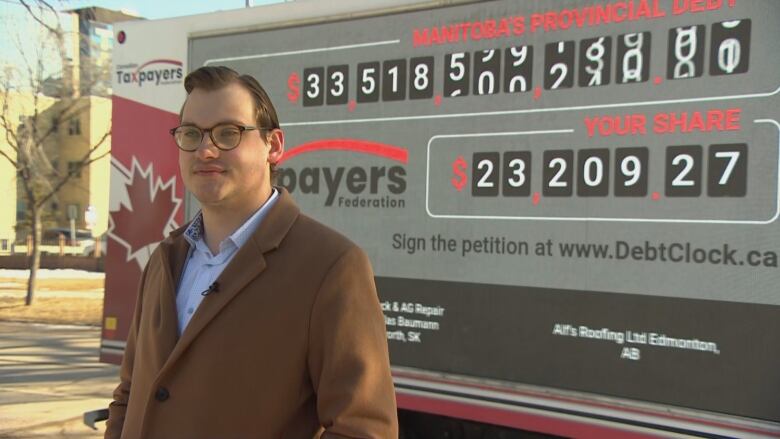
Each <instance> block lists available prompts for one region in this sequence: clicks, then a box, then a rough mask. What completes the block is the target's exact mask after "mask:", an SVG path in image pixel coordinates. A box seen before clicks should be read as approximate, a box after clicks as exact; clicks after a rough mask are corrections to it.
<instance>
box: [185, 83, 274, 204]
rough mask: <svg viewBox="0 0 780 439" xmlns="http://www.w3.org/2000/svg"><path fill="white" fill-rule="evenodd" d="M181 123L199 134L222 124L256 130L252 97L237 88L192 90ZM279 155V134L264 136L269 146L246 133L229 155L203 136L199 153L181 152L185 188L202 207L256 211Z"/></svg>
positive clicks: (267, 193) (268, 191) (268, 187)
mask: <svg viewBox="0 0 780 439" xmlns="http://www.w3.org/2000/svg"><path fill="white" fill-rule="evenodd" d="M181 123H182V125H195V126H197V127H199V128H201V129H208V128H212V127H214V126H215V125H218V124H221V123H232V124H235V125H239V126H256V119H255V105H254V101H253V99H252V95H251V94H250V93H249V91H247V90H246V89H244V88H243V87H242V86H241V85H240V84H235V83H234V84H230V85H228V86H226V87H223V88H220V89H218V90H211V91H209V90H203V89H199V88H196V89H194V90H193V91H192V92H191V93H190V94H189V96H188V97H187V101H186V103H185V104H184V108H183V109H182V117H181ZM283 150H284V142H283V137H282V133H281V131H279V130H275V131H273V132H270V133H268V141H265V140H264V139H263V136H262V134H261V132H260V131H259V130H248V131H244V132H243V134H242V135H241V143H240V144H239V145H238V146H237V147H235V148H233V149H231V150H229V151H222V150H220V149H219V148H217V147H216V146H215V145H214V143H213V142H212V140H211V138H210V136H209V135H208V133H206V134H205V135H204V136H203V140H202V141H201V144H200V147H199V148H198V149H197V150H195V151H192V152H187V151H181V150H180V151H179V169H180V171H181V175H182V178H183V179H184V186H185V187H186V188H187V190H189V191H190V192H192V194H193V195H194V196H195V198H197V199H198V201H200V203H201V205H202V206H203V207H204V208H209V207H212V208H220V209H234V210H236V211H237V212H243V211H245V210H247V209H250V208H251V209H257V208H258V207H260V206H261V205H262V204H263V203H264V202H265V200H267V199H268V197H269V196H270V194H271V182H270V169H269V164H270V163H275V162H276V161H277V160H279V159H280V158H281V156H282V153H283Z"/></svg>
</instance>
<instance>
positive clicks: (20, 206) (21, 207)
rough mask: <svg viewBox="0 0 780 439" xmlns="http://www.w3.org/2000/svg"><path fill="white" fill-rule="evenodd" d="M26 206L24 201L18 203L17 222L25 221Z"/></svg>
mask: <svg viewBox="0 0 780 439" xmlns="http://www.w3.org/2000/svg"><path fill="white" fill-rule="evenodd" d="M24 214H25V204H24V201H23V200H17V201H16V221H24V216H25V215H24Z"/></svg>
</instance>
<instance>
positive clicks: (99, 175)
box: [0, 7, 139, 254]
mask: <svg viewBox="0 0 780 439" xmlns="http://www.w3.org/2000/svg"><path fill="white" fill-rule="evenodd" d="M138 18H139V17H137V16H134V15H129V14H126V13H124V12H119V11H113V10H109V9H104V8H98V7H88V8H79V9H73V10H68V11H63V12H61V13H60V20H61V21H62V27H63V28H64V29H65V30H66V32H68V34H69V37H68V38H67V40H66V44H67V47H66V50H67V52H68V55H69V57H70V60H71V61H72V71H71V72H70V74H71V75H72V76H73V84H74V90H73V92H72V94H71V93H70V92H69V93H67V94H68V95H75V96H77V101H76V102H77V103H76V106H75V108H77V111H76V113H77V116H76V117H73V118H70V119H69V120H68V121H66V122H65V123H62V124H61V125H60V126H58V127H57V131H56V133H55V134H54V135H52V136H51V137H50V138H49V139H47V141H46V143H45V145H44V150H45V151H46V155H47V157H48V158H49V161H50V162H51V164H52V167H53V168H54V170H55V171H56V172H58V173H59V174H60V175H64V174H67V173H73V176H72V177H71V179H70V180H69V181H68V182H67V183H66V184H65V185H64V186H63V187H62V188H61V189H60V190H59V191H58V193H57V195H56V196H55V197H54V198H53V199H51V200H49V201H48V202H47V204H46V206H45V207H44V209H45V211H44V214H43V220H44V222H43V230H44V231H45V230H47V229H66V228H70V226H71V219H72V220H74V222H75V228H76V229H79V230H83V229H88V230H90V231H91V234H92V236H95V237H99V236H101V235H103V234H104V233H105V232H106V229H107V227H108V189H109V170H110V156H109V155H107V154H106V153H107V152H109V151H110V148H111V137H110V130H111V99H110V96H111V78H110V69H111V51H112V48H113V44H114V32H113V26H112V25H113V23H115V22H118V21H127V20H135V19H138ZM61 84H62V81H61V78H58V77H51V78H48V79H46V80H44V84H43V87H42V89H41V90H40V92H41V93H40V94H38V99H37V101H38V109H37V110H38V112H39V113H40V114H41V117H39V120H43V121H46V120H49V121H50V120H52V119H55V118H56V117H54V116H55V113H56V112H58V110H59V109H61V106H62V105H63V104H62V101H60V98H61V97H62V96H63V95H64V94H65V93H63V91H62V90H61ZM32 102H33V95H32V93H31V92H27V93H26V94H25V92H23V91H20V92H18V93H12V94H11V95H9V113H13V118H14V119H13V120H14V121H19V123H21V122H22V121H23V120H24V118H25V117H29V116H30V115H31V114H33V111H34V108H33V107H34V106H33V105H32ZM42 104H43V105H42ZM3 134H4V133H0V135H2V137H1V138H0V148H3V151H6V150H8V151H11V149H10V148H8V147H7V145H6V144H5V143H7V142H6V140H5V136H4V135H3ZM101 141H102V142H101ZM98 144H99V146H98V147H97V149H96V150H95V151H94V152H93V154H92V157H101V156H103V157H102V158H101V159H99V160H97V161H94V162H92V163H90V164H88V165H86V166H84V167H83V168H82V167H81V166H80V163H81V162H82V161H83V159H84V157H85V156H86V154H87V153H88V152H89V150H90V148H94V147H95V146H96V145H98ZM11 152H13V151H11ZM17 178H20V177H19V176H17V175H16V171H15V169H14V168H13V166H11V165H10V164H9V163H8V161H7V160H5V159H2V158H0V196H3V200H4V204H5V205H6V206H9V207H11V206H16V209H13V208H9V209H2V212H0V254H4V253H8V252H10V251H11V248H12V244H13V242H14V241H16V242H17V243H25V241H26V240H27V236H28V235H29V233H30V226H29V225H30V221H29V212H28V206H26V205H25V202H24V199H25V197H24V196H23V195H24V194H23V192H22V191H23V187H22V185H21V184H17V180H16V179H17Z"/></svg>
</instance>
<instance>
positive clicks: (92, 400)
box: [0, 322, 118, 439]
mask: <svg viewBox="0 0 780 439" xmlns="http://www.w3.org/2000/svg"><path fill="white" fill-rule="evenodd" d="M99 342H100V329H99V328H96V327H87V326H63V325H43V324H30V323H11V322H0V438H2V439H6V438H14V439H16V438H42V437H46V438H76V437H78V438H100V437H103V431H104V428H105V423H104V422H99V423H98V424H97V427H98V428H99V429H98V430H97V431H93V430H91V429H90V428H89V427H87V426H85V425H84V424H83V422H82V417H83V414H84V412H86V411H91V410H97V409H101V408H106V407H107V406H108V403H109V401H110V399H111V392H112V391H113V389H114V387H115V386H116V384H117V380H118V367H117V366H114V365H107V364H103V363H99V362H98V347H99Z"/></svg>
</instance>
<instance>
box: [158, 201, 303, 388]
mask: <svg viewBox="0 0 780 439" xmlns="http://www.w3.org/2000/svg"><path fill="white" fill-rule="evenodd" d="M277 190H279V191H280V194H279V199H278V200H277V202H276V205H274V206H273V207H272V208H271V210H270V211H269V212H268V214H267V216H266V217H265V218H264V219H263V222H262V223H261V224H260V226H259V227H258V229H257V230H255V232H254V233H253V234H252V237H251V238H250V239H248V240H247V242H246V243H245V244H244V245H243V246H241V248H240V249H239V250H238V252H236V254H235V256H233V259H232V260H231V261H230V263H228V265H227V266H226V267H225V270H224V271H223V272H222V274H220V275H219V277H218V278H217V283H218V285H219V289H218V291H215V292H213V293H211V294H209V295H208V296H206V297H205V298H204V299H203V301H202V302H201V304H200V306H198V310H197V311H196V312H195V315H193V316H192V320H190V323H189V324H188V325H187V327H186V328H185V329H184V332H183V333H182V335H181V338H180V339H179V340H178V342H176V343H175V346H174V347H173V349H172V351H171V354H170V356H169V357H168V360H167V361H166V362H165V365H164V366H163V368H162V370H161V371H160V373H161V374H162V373H164V372H165V371H166V370H168V369H169V368H170V367H172V365H173V364H174V363H175V362H176V360H178V358H179V357H180V356H181V354H182V353H183V352H184V351H185V350H186V349H187V348H188V347H189V345H190V344H191V343H192V342H193V341H194V340H195V339H196V338H197V337H198V334H200V333H201V331H203V330H204V329H205V328H206V326H208V324H209V322H211V321H212V320H213V319H214V318H215V317H216V316H217V315H218V314H219V312H220V311H221V310H222V309H223V308H224V307H225V306H226V305H227V304H228V303H230V301H231V300H233V298H234V297H235V296H236V295H238V294H239V293H240V292H241V291H242V290H243V289H244V287H246V286H247V284H249V283H250V282H251V281H252V280H253V279H254V278H256V277H257V276H259V275H260V273H262V272H263V271H264V270H265V268H266V261H265V256H264V255H265V253H267V252H269V251H271V250H274V249H276V248H278V247H279V245H280V244H281V242H282V240H283V239H284V237H285V235H286V234H287V232H288V231H289V230H290V228H291V227H292V225H293V223H294V222H295V220H296V218H297V217H298V214H299V212H300V211H299V209H298V206H296V204H295V202H294V201H293V199H292V197H291V196H290V194H289V193H288V192H287V190H285V189H283V188H281V189H280V188H277ZM181 240H182V241H184V239H183V238H182V239H181ZM185 258H186V253H185ZM182 266H183V262H182ZM174 273H176V272H174ZM178 273H181V269H179V271H178ZM175 294H176V293H175V289H174V292H173V316H172V318H173V322H176V321H177V320H176V319H177V318H178V317H177V313H176V300H175ZM166 317H169V316H166ZM175 334H176V329H175V324H174V335H175Z"/></svg>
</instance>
